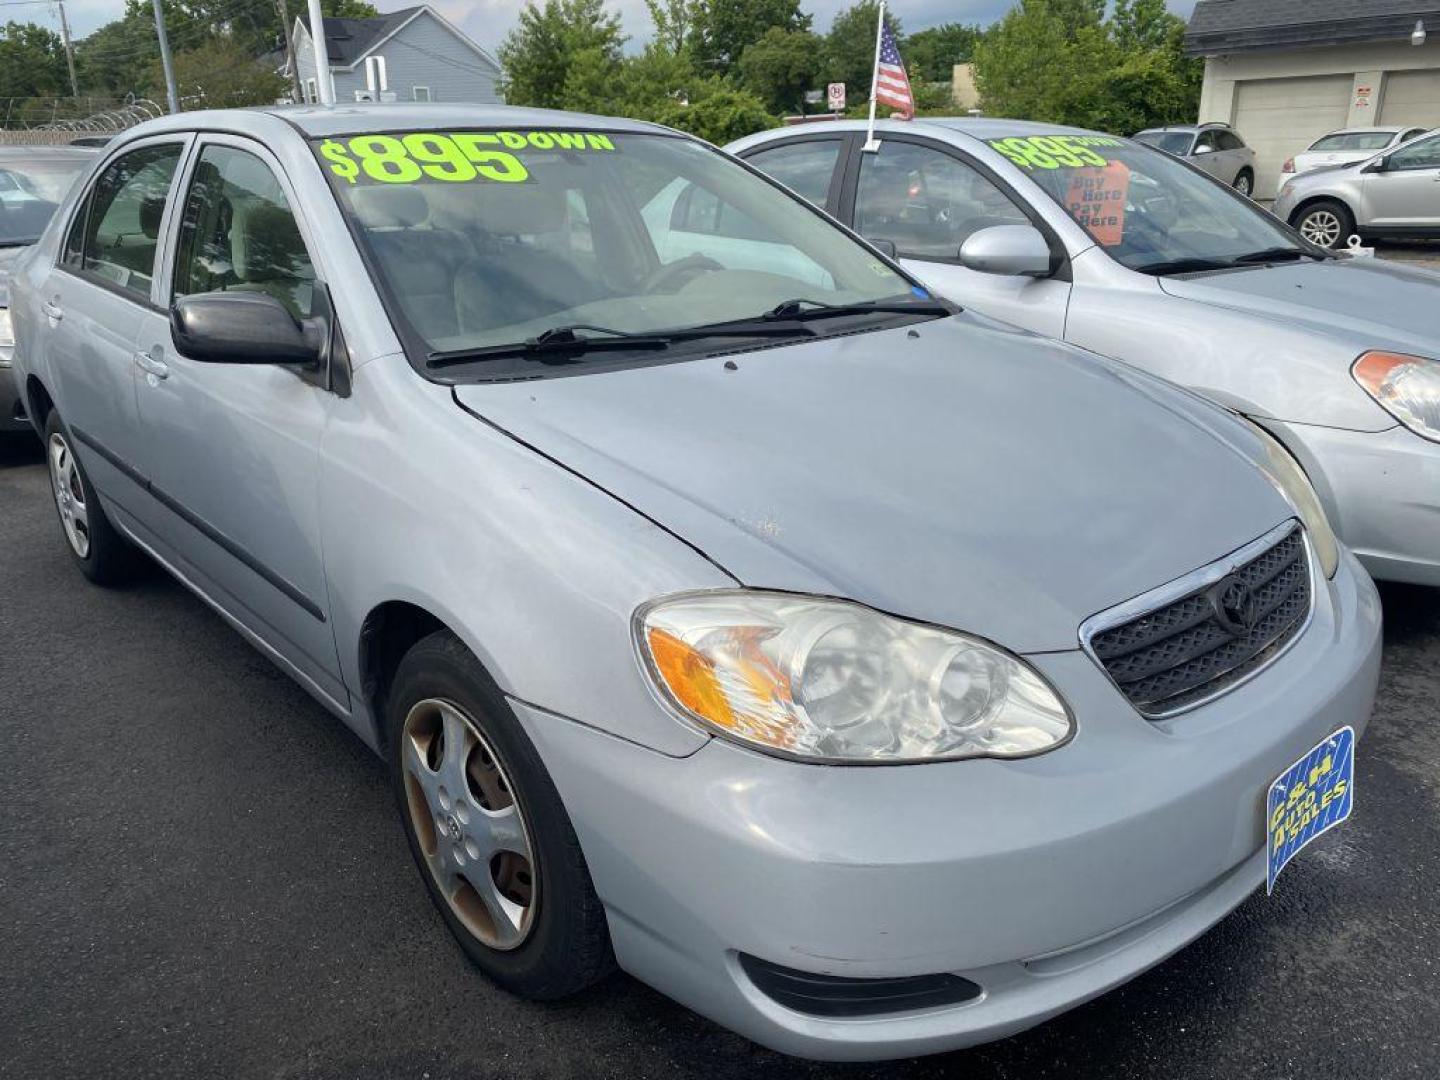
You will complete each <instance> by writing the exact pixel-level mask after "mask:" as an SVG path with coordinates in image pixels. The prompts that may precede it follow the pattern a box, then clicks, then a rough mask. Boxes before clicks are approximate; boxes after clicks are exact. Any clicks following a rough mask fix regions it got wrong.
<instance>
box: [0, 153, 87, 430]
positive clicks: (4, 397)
mask: <svg viewBox="0 0 1440 1080" xmlns="http://www.w3.org/2000/svg"><path fill="white" fill-rule="evenodd" d="M94 158H95V154H94V151H92V150H78V149H71V148H69V147H64V146H8V147H0V436H3V435H7V434H12V433H19V432H24V433H26V434H28V433H30V431H31V424H30V420H29V418H28V417H26V415H25V404H24V400H23V397H22V395H21V394H20V393H19V391H17V390H16V389H15V383H14V380H12V379H11V378H10V363H11V354H12V353H13V351H14V347H15V337H14V330H13V328H12V327H11V322H10V293H9V288H8V286H7V284H6V283H7V280H8V279H9V276H10V267H11V265H12V264H13V263H14V262H15V260H16V259H17V258H18V257H19V256H20V253H21V252H23V251H24V250H25V249H26V248H28V247H29V246H30V245H31V244H33V243H35V241H36V240H38V239H39V238H40V234H41V233H42V232H44V231H45V226H46V225H48V224H49V223H50V218H51V216H52V215H53V214H54V213H55V208H56V207H57V206H58V205H59V204H60V200H61V199H63V198H64V197H65V192H66V191H68V190H69V189H70V185H71V183H73V182H74V180H75V177H76V176H78V175H79V174H80V172H81V171H82V170H83V169H84V168H85V166H87V165H89V164H91V163H92V162H93V161H94Z"/></svg>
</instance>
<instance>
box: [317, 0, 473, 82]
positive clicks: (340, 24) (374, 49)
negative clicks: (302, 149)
mask: <svg viewBox="0 0 1440 1080" xmlns="http://www.w3.org/2000/svg"><path fill="white" fill-rule="evenodd" d="M293 41H294V47H295V63H296V67H297V68H298V70H299V75H300V89H301V93H302V94H303V95H304V98H305V100H306V101H318V100H320V95H319V91H318V88H317V86H316V84H315V72H316V68H315V49H314V44H313V41H312V39H311V37H310V27H309V25H308V24H307V23H306V21H305V20H304V19H296V20H295V28H294V31H293ZM325 51H326V54H327V56H328V58H329V60H330V73H331V78H332V79H333V80H334V83H335V101H336V102H337V103H341V104H343V103H345V102H349V101H452V102H453V101H461V102H477V103H480V104H493V103H498V102H500V101H501V97H500V89H499V86H498V85H497V84H498V82H499V79H500V65H499V64H497V63H496V62H495V58H494V57H493V56H491V55H490V54H489V53H488V52H486V51H485V50H484V49H482V48H481V47H480V46H479V45H477V44H475V42H473V41H471V40H470V39H469V38H468V37H466V36H465V34H463V33H462V32H461V31H460V30H458V29H457V28H456V27H454V26H452V25H451V24H450V23H449V22H447V21H446V20H445V18H444V17H443V16H441V15H440V14H439V13H438V12H437V11H435V9H434V8H431V7H429V6H428V5H425V4H421V5H420V6H418V7H410V8H405V9H403V10H401V11H392V12H389V13H387V14H384V15H380V16H379V17H377V18H374V19H328V18H327V19H326V20H325Z"/></svg>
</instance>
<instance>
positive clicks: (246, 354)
mask: <svg viewBox="0 0 1440 1080" xmlns="http://www.w3.org/2000/svg"><path fill="white" fill-rule="evenodd" d="M322 294H323V290H320V291H318V292H317V295H322ZM170 338H171V340H172V341H174V343H175V348H176V349H178V350H179V351H180V352H181V354H183V355H185V356H188V357H189V358H190V359H191V360H198V361H200V362H202V363H206V364H306V365H316V364H319V363H320V360H321V358H322V357H323V356H324V355H325V348H326V345H327V341H328V338H329V331H328V328H327V321H326V320H325V319H323V318H315V319H304V320H297V319H296V318H295V317H294V316H293V315H291V314H290V312H289V310H287V309H286V307H285V305H284V304H282V303H280V301H279V300H277V299H275V297H273V296H271V295H270V294H269V293H262V292H210V293H199V294H197V295H195V296H182V297H180V298H179V299H178V300H176V301H175V304H174V306H173V307H171V309H170Z"/></svg>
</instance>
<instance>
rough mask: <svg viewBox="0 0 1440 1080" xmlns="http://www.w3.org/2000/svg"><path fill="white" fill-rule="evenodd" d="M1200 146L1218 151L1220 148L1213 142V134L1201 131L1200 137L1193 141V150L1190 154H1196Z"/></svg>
mask: <svg viewBox="0 0 1440 1080" xmlns="http://www.w3.org/2000/svg"><path fill="white" fill-rule="evenodd" d="M1202 146H1203V147H1205V148H1206V149H1209V150H1218V149H1219V148H1220V147H1219V144H1218V143H1217V142H1216V141H1215V132H1213V131H1202V132H1201V133H1200V136H1199V137H1198V138H1197V139H1196V140H1195V149H1194V150H1191V151H1190V152H1191V153H1192V154H1198V153H1200V148H1201V147H1202Z"/></svg>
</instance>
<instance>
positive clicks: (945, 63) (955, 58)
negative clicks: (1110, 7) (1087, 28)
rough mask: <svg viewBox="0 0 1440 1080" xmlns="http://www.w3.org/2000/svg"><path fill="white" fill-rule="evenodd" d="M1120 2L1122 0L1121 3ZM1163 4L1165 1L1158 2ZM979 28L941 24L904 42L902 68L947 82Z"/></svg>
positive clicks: (972, 45)
mask: <svg viewBox="0 0 1440 1080" xmlns="http://www.w3.org/2000/svg"><path fill="white" fill-rule="evenodd" d="M1122 2H1123V0H1122ZM1159 2H1160V3H1162V4H1163V3H1164V0H1159ZM983 34H984V31H982V30H981V29H980V28H979V27H978V26H966V25H964V24H963V23H943V24H942V25H940V26H932V27H931V28H930V29H928V30H921V31H920V32H919V33H916V34H911V35H910V36H909V37H907V38H906V39H905V66H906V69H907V70H908V71H909V72H910V77H911V78H912V79H916V80H917V81H922V82H944V83H948V82H949V81H950V79H951V77H952V76H953V74H954V67H955V65H956V64H968V63H969V62H970V60H971V58H972V57H973V56H974V54H975V45H976V43H977V42H978V41H979V40H980V38H981V37H982V36H983Z"/></svg>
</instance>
